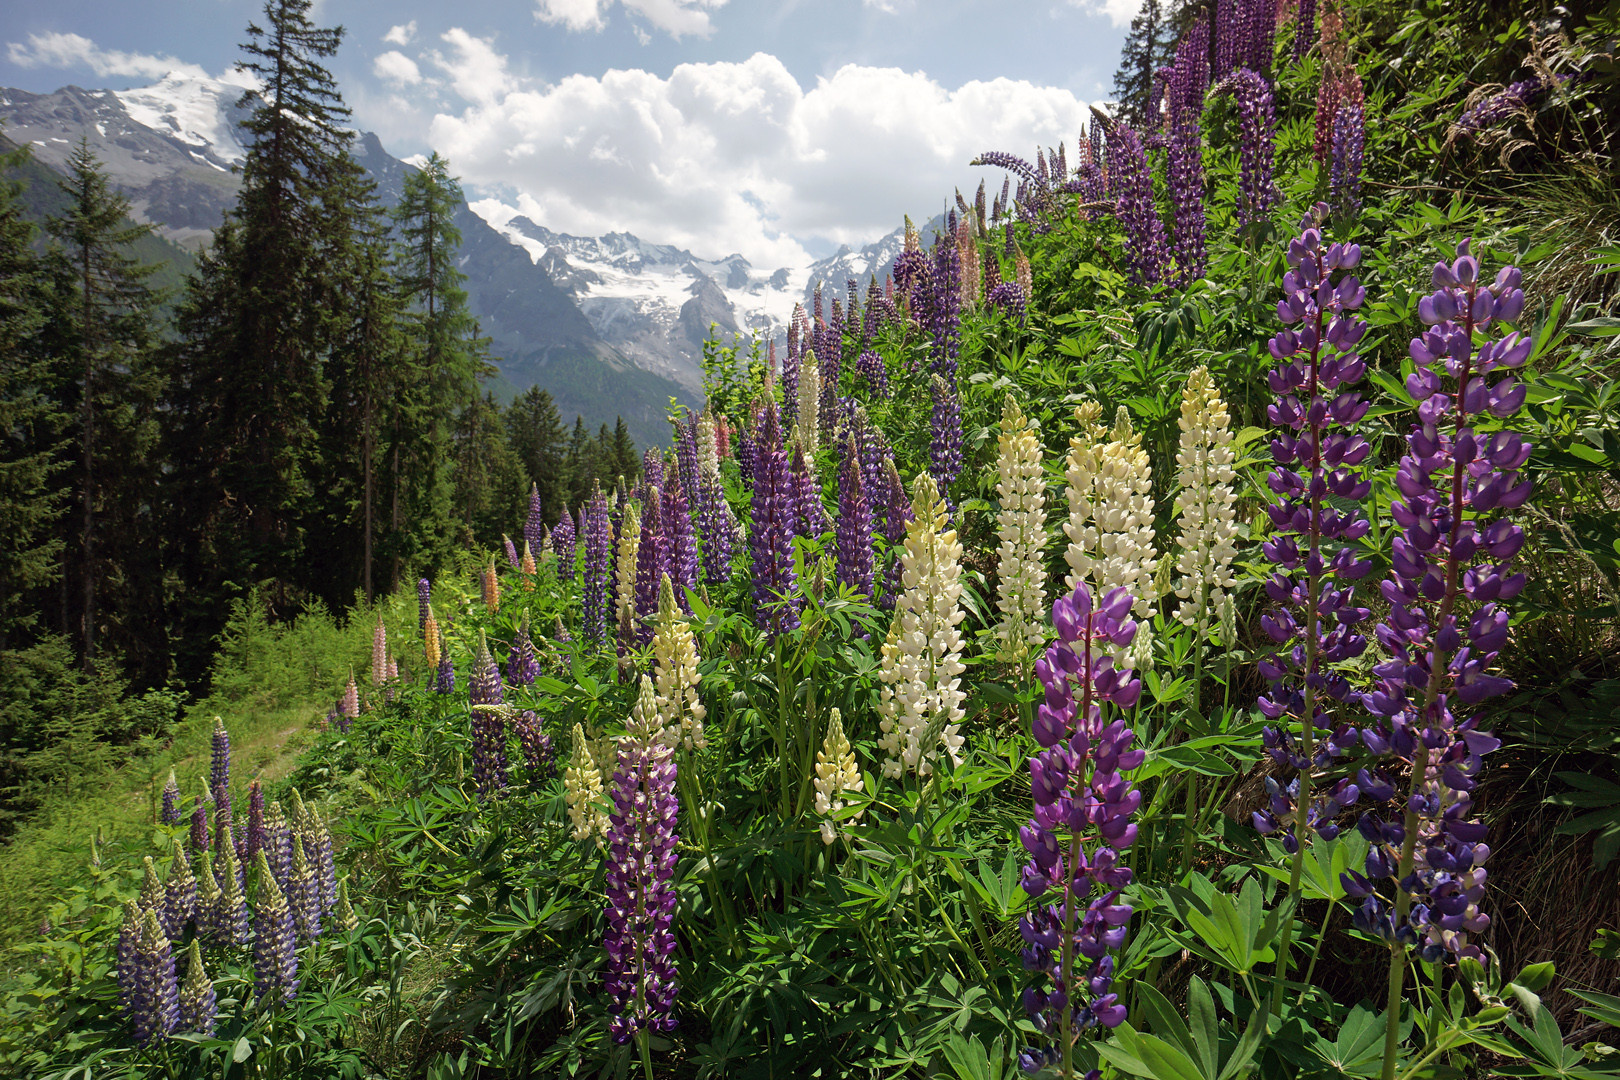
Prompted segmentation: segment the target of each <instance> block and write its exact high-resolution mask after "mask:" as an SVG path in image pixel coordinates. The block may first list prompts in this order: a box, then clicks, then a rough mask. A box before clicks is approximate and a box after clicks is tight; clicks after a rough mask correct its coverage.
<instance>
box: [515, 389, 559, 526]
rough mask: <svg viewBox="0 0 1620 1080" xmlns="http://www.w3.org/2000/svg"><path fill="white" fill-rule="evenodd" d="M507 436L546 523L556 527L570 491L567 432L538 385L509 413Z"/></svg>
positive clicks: (519, 399) (553, 407)
mask: <svg viewBox="0 0 1620 1080" xmlns="http://www.w3.org/2000/svg"><path fill="white" fill-rule="evenodd" d="M506 436H507V441H508V442H509V443H510V444H511V447H512V452H513V453H514V454H516V455H517V459H518V462H519V464H521V465H522V467H523V471H524V473H525V474H526V475H527V478H528V480H529V481H530V482H531V483H532V484H534V486H535V487H536V488H538V489H539V491H540V507H541V511H542V513H543V514H544V516H545V520H546V524H547V525H555V524H556V523H557V520H558V518H559V517H560V516H561V514H562V508H563V505H564V504H565V503H568V502H569V499H570V492H569V487H568V476H567V460H566V458H567V453H568V432H567V430H566V429H565V428H564V427H563V424H562V417H561V416H560V415H558V413H557V403H556V402H555V401H553V400H552V399H551V395H550V394H549V393H547V392H546V391H545V390H542V389H540V388H539V387H538V386H531V387H529V389H528V390H526V391H524V392H523V394H521V395H520V396H519V397H518V399H517V400H516V401H514V402H513V403H512V407H511V408H510V409H508V410H507V412H506ZM525 490H527V487H525Z"/></svg>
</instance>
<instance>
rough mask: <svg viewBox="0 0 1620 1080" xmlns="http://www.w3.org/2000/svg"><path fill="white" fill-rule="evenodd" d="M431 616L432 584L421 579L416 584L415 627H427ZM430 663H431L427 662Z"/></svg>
mask: <svg viewBox="0 0 1620 1080" xmlns="http://www.w3.org/2000/svg"><path fill="white" fill-rule="evenodd" d="M431 614H433V582H431V581H429V580H428V579H427V578H422V579H420V580H419V581H417V583H416V627H417V629H418V630H421V629H425V628H426V627H427V621H428V616H429V615H431ZM428 662H429V663H432V661H431V660H430V661H428Z"/></svg>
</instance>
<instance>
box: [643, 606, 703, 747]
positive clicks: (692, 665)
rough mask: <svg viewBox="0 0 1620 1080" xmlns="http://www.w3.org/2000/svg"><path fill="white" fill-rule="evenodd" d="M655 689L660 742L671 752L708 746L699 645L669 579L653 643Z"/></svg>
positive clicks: (660, 607)
mask: <svg viewBox="0 0 1620 1080" xmlns="http://www.w3.org/2000/svg"><path fill="white" fill-rule="evenodd" d="M652 649H653V658H654V662H655V666H654V668H653V686H654V689H655V690H656V691H657V708H658V728H659V738H660V739H661V740H662V742H663V744H664V745H665V746H668V747H670V748H671V749H676V748H679V747H685V748H686V749H688V750H692V749H695V748H701V747H703V746H705V745H707V743H706V741H705V740H704V738H703V718H704V716H706V715H707V712H706V710H705V709H704V707H703V702H702V701H701V700H700V699H699V698H698V691H697V688H698V682H699V679H698V669H697V666H698V655H697V645H696V643H695V642H694V640H693V638H692V627H691V624H690V623H688V622H687V621H686V620H685V619H684V618H682V617H681V611H680V608H678V607H676V605H675V590H674V589H673V588H672V587H671V585H670V581H669V575H668V574H666V575H664V580H663V582H662V583H661V584H660V586H659V590H658V619H657V622H656V624H655V626H654V629H653V640H652Z"/></svg>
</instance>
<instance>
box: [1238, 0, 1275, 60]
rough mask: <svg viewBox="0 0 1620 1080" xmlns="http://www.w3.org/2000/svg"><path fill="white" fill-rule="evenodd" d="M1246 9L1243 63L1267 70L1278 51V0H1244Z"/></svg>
mask: <svg viewBox="0 0 1620 1080" xmlns="http://www.w3.org/2000/svg"><path fill="white" fill-rule="evenodd" d="M1244 7H1245V9H1246V11H1245V14H1246V16H1247V18H1246V20H1245V21H1246V23H1247V26H1246V30H1247V33H1246V35H1245V38H1246V40H1245V42H1244V44H1245V53H1244V58H1243V60H1242V65H1243V66H1244V67H1248V68H1251V69H1253V70H1254V71H1261V72H1263V71H1266V70H1267V69H1269V68H1270V67H1271V58H1272V56H1273V54H1274V53H1275V52H1276V51H1277V0H1244Z"/></svg>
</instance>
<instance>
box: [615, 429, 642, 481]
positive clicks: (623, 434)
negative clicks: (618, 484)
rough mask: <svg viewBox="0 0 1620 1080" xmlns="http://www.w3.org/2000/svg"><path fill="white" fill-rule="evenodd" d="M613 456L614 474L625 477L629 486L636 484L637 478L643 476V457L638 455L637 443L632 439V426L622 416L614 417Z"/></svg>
mask: <svg viewBox="0 0 1620 1080" xmlns="http://www.w3.org/2000/svg"><path fill="white" fill-rule="evenodd" d="M612 454H613V456H612V458H611V461H612V474H613V475H614V476H615V477H618V476H622V477H624V480H625V483H627V484H633V483H635V481H636V477H638V476H640V475H641V455H640V454H638V453H636V441H635V440H634V439H632V438H631V437H630V425H629V424H626V423H625V422H624V417H622V416H618V417H614V423H613V450H612Z"/></svg>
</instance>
